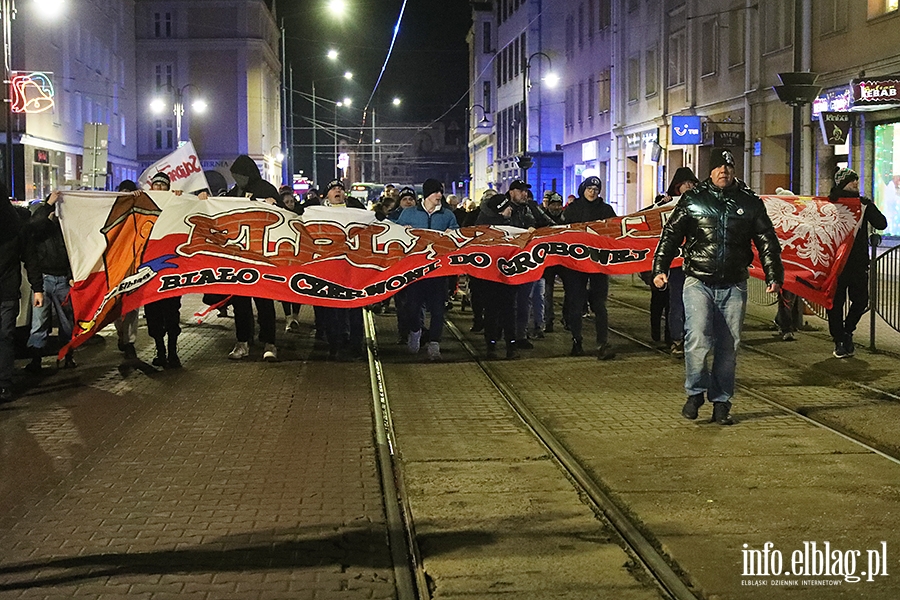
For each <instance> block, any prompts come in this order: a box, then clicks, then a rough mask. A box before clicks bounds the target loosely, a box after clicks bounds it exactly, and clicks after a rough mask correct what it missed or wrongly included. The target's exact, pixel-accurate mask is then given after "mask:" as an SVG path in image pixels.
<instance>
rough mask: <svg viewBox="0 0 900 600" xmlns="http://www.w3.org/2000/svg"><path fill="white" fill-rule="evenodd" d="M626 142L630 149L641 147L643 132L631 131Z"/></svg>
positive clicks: (626, 137)
mask: <svg viewBox="0 0 900 600" xmlns="http://www.w3.org/2000/svg"><path fill="white" fill-rule="evenodd" d="M625 143H626V146H627V147H628V149H629V150H637V149H638V148H640V147H641V134H639V133H630V134H628V135H626V136H625Z"/></svg>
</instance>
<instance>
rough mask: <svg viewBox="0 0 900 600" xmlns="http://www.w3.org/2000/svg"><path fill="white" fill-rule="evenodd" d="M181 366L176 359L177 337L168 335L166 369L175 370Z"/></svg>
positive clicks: (179, 360) (178, 359) (179, 361)
mask: <svg viewBox="0 0 900 600" xmlns="http://www.w3.org/2000/svg"><path fill="white" fill-rule="evenodd" d="M180 366H181V359H180V358H178V336H177V335H171V334H169V358H168V360H167V361H166V368H167V369H177V368H179V367H180Z"/></svg>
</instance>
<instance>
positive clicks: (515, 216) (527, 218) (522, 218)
mask: <svg viewBox="0 0 900 600" xmlns="http://www.w3.org/2000/svg"><path fill="white" fill-rule="evenodd" d="M512 207H513V209H512V215H510V217H509V224H510V225H512V226H513V227H519V228H521V229H528V228H529V227H534V228H537V227H550V226H551V225H555V223H554V222H553V220H552V219H551V218H550V216H549V215H547V214H546V213H545V212H544V209H543V208H541V207H540V206H539V205H538V203H537V202H535V201H534V200H527V201H526V202H525V204H516V203H515V202H513V203H512Z"/></svg>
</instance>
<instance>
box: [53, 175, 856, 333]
mask: <svg viewBox="0 0 900 600" xmlns="http://www.w3.org/2000/svg"><path fill="white" fill-rule="evenodd" d="M763 201H764V202H765V204H766V209H767V211H768V213H769V215H770V217H771V218H772V222H773V224H774V226H775V230H776V233H777V234H778V237H779V239H780V240H781V245H782V260H783V262H784V265H785V271H786V274H785V275H786V276H785V289H787V290H789V291H792V292H795V293H797V294H798V295H799V296H801V297H803V298H807V299H809V300H812V301H814V302H816V303H818V304H822V305H824V306H830V304H831V299H832V296H833V295H834V290H835V287H836V283H837V275H838V274H839V273H840V270H841V268H843V265H844V263H845V262H846V258H847V255H848V253H849V252H850V248H851V247H852V245H853V239H854V235H855V233H856V231H857V228H858V227H859V223H860V217H861V214H862V211H861V207H860V204H859V201H858V200H855V199H841V200H840V202H830V201H829V200H828V199H827V198H808V197H804V198H798V197H784V196H765V197H763ZM673 208H674V207H673V206H671V205H667V206H662V207H658V208H653V209H649V210H644V211H641V212H638V213H635V214H632V215H627V216H624V217H617V218H614V219H608V220H606V221H594V222H590V223H577V224H573V225H560V226H555V227H546V228H542V229H537V230H535V231H532V232H528V231H524V230H521V229H516V228H513V227H493V226H479V227H465V228H462V229H458V230H453V231H447V232H439V231H432V230H425V229H411V228H407V227H403V226H400V225H397V224H396V223H392V222H390V221H378V220H376V218H375V214H374V213H372V212H369V211H363V210H356V209H348V208H331V207H311V208H308V209H307V210H306V212H305V213H304V214H303V216H297V215H296V214H294V213H292V212H289V211H286V210H283V209H280V208H278V207H276V206H271V205H269V204H266V203H264V202H254V201H249V200H244V199H237V198H224V197H215V198H210V199H209V200H199V199H198V198H197V197H195V196H192V195H187V194H185V195H182V196H176V195H175V194H173V193H172V192H153V191H150V192H143V191H142V192H135V193H126V194H119V195H117V194H115V193H107V192H63V194H62V198H61V200H60V201H59V215H60V223H61V225H62V230H63V235H64V237H65V240H66V247H67V248H68V251H69V259H70V261H71V263H72V273H73V276H74V279H75V285H74V287H73V288H72V294H71V295H72V304H73V307H74V310H75V320H76V326H75V332H74V335H73V341H72V346H78V345H79V344H81V343H82V342H84V340H86V339H87V338H88V337H90V336H91V335H93V334H94V333H95V332H97V331H99V330H100V329H101V328H103V327H104V326H105V325H107V324H108V323H110V322H112V321H113V320H115V319H116V318H117V317H118V316H119V315H120V314H123V313H126V312H128V311H131V310H134V309H136V308H138V307H139V306H141V305H143V304H146V303H147V302H152V301H154V300H158V299H160V298H166V297H170V296H180V295H182V294H187V293H207V292H209V293H216V294H235V295H239V296H256V297H264V298H272V299H274V300H284V301H288V302H297V303H302V304H314V305H320V306H338V307H351V306H364V305H368V304H373V303H375V302H379V301H381V300H384V299H385V298H387V297H389V296H391V295H393V294H394V293H396V292H397V291H398V290H400V289H403V288H404V287H405V286H407V285H409V284H410V283H412V282H414V281H416V280H418V279H421V278H425V277H439V276H444V275H458V274H462V273H467V274H469V275H473V276H475V277H479V278H481V279H491V280H495V281H503V282H509V283H512V284H516V283H525V282H527V281H534V280H536V279H538V278H539V277H540V276H541V275H542V274H543V271H544V268H545V267H548V266H553V265H562V266H565V267H568V268H571V269H575V270H578V271H584V272H595V273H596V272H601V273H608V274H628V273H636V272H640V271H647V270H650V269H651V266H652V261H653V253H654V251H655V250H656V246H657V243H658V242H659V235H660V232H661V231H662V227H663V224H664V223H665V221H666V219H667V218H668V216H669V214H670V213H671V211H672V210H673ZM750 274H751V275H752V276H754V277H757V278H760V279H764V277H765V276H764V274H763V272H762V269H761V267H760V265H759V261H758V259H756V260H754V263H753V265H751V268H750Z"/></svg>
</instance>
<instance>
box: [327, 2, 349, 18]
mask: <svg viewBox="0 0 900 600" xmlns="http://www.w3.org/2000/svg"><path fill="white" fill-rule="evenodd" d="M328 11H329V12H330V13H331V14H332V15H334V16H335V17H343V16H344V13H345V12H347V3H346V2H344V0H329V2H328Z"/></svg>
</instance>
